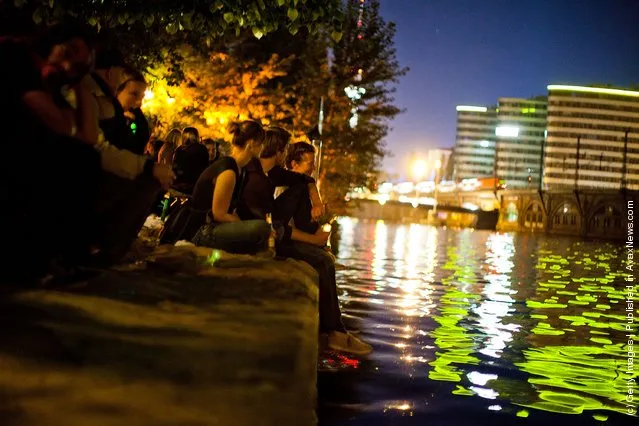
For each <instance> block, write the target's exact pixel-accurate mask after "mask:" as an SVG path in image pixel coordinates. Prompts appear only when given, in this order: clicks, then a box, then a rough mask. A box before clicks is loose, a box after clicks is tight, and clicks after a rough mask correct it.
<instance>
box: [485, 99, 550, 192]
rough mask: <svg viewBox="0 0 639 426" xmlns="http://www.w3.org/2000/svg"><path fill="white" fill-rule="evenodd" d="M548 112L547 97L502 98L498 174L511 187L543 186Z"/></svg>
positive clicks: (499, 110)
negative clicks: (541, 180)
mask: <svg viewBox="0 0 639 426" xmlns="http://www.w3.org/2000/svg"><path fill="white" fill-rule="evenodd" d="M546 109H547V101H546V98H545V97H540V98H535V99H518V98H499V109H498V112H497V127H496V128H495V135H496V145H497V148H496V154H495V161H496V175H497V178H498V179H500V180H503V181H505V182H504V183H505V184H506V187H507V188H513V189H514V188H530V187H539V180H540V178H541V168H542V165H543V161H542V149H543V143H544V133H545V130H546V112H547V111H546Z"/></svg>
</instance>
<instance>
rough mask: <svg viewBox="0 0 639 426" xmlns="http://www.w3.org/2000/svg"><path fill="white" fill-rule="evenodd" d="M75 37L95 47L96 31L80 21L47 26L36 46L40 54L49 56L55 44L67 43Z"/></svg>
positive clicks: (90, 46) (90, 47)
mask: <svg viewBox="0 0 639 426" xmlns="http://www.w3.org/2000/svg"><path fill="white" fill-rule="evenodd" d="M74 38H79V39H80V40H82V41H84V43H85V44H86V45H87V47H88V48H89V49H93V48H94V47H95V33H94V31H93V30H92V29H91V28H90V27H89V26H87V25H85V24H80V23H78V22H67V23H64V24H56V25H53V26H51V27H49V28H47V29H46V30H44V32H43V33H41V34H40V36H39V37H38V38H37V39H36V41H35V46H34V47H35V50H36V52H37V53H38V54H39V55H40V56H42V57H47V56H48V55H49V54H50V53H51V50H52V49H53V46H56V45H58V44H62V43H66V42H68V41H69V40H72V39H74Z"/></svg>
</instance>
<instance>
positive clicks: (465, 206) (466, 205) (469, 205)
mask: <svg viewBox="0 0 639 426" xmlns="http://www.w3.org/2000/svg"><path fill="white" fill-rule="evenodd" d="M461 206H462V209H466V210H471V211H476V210H479V207H478V206H477V205H476V204H473V203H463V204H462V205H461Z"/></svg>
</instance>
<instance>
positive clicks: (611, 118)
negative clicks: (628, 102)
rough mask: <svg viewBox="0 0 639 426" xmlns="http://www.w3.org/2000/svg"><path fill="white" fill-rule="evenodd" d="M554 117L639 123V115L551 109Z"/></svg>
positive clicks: (551, 114)
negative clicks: (629, 115) (627, 115)
mask: <svg viewBox="0 0 639 426" xmlns="http://www.w3.org/2000/svg"><path fill="white" fill-rule="evenodd" d="M552 117H569V118H578V119H586V120H604V121H621V122H624V123H639V117H626V116H623V115H603V114H593V113H588V112H573V111H551V113H550V118H552ZM626 127H627V126H626Z"/></svg>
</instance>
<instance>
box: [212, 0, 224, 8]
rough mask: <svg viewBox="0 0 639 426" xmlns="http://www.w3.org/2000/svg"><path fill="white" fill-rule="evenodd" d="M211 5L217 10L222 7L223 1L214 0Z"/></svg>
mask: <svg viewBox="0 0 639 426" xmlns="http://www.w3.org/2000/svg"><path fill="white" fill-rule="evenodd" d="M213 7H214V8H215V9H217V10H220V9H222V8H223V7H224V3H222V0H215V3H214V4H213Z"/></svg>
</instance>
